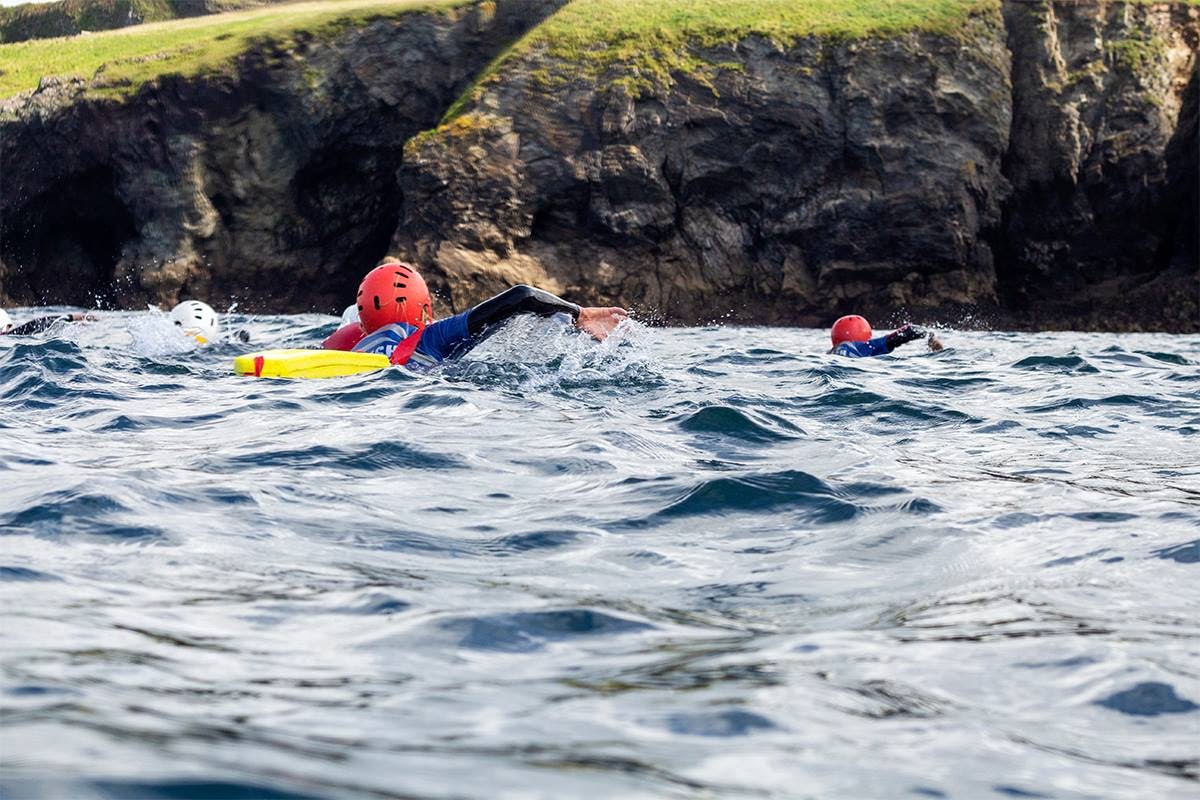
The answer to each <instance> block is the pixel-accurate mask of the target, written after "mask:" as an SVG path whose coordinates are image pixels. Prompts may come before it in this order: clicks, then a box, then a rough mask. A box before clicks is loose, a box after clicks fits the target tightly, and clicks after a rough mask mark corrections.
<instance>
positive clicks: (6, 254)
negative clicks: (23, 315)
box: [0, 167, 137, 306]
mask: <svg viewBox="0 0 1200 800" xmlns="http://www.w3.org/2000/svg"><path fill="white" fill-rule="evenodd" d="M136 235H137V227H136V223H135V220H134V218H133V215H132V214H131V213H130V211H129V209H128V208H127V207H126V206H125V204H124V203H123V202H122V201H121V200H120V199H119V198H118V197H117V193H116V190H115V187H114V183H113V171H112V169H110V168H106V167H97V168H93V169H90V170H87V171H84V172H81V173H79V174H76V175H72V176H70V177H68V178H66V179H64V180H62V181H59V182H58V183H56V184H54V186H52V187H51V188H50V189H49V190H48V191H46V192H45V193H43V194H41V195H38V196H37V197H35V198H34V199H33V200H32V201H31V202H29V203H27V204H26V205H25V206H24V207H23V208H21V210H20V211H18V212H17V213H12V214H6V215H5V216H4V217H3V222H2V224H0V260H3V262H4V263H5V264H7V265H10V267H9V270H8V274H7V275H6V276H5V286H4V287H2V288H3V290H4V291H6V292H7V294H8V296H9V298H10V302H12V303H14V304H19V305H38V304H44V303H67V304H71V305H81V306H92V305H103V304H106V303H108V302H111V300H112V299H113V295H114V285H113V280H114V275H115V269H116V265H117V261H118V260H119V259H120V256H121V249H122V247H123V246H124V245H125V243H126V242H127V241H129V240H130V239H132V238H133V237H134V236H136Z"/></svg>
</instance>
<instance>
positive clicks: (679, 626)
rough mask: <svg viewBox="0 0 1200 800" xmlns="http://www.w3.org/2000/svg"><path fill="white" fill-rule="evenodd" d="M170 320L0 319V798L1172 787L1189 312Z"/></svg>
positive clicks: (1179, 786)
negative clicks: (561, 322) (480, 323)
mask: <svg viewBox="0 0 1200 800" xmlns="http://www.w3.org/2000/svg"><path fill="white" fill-rule="evenodd" d="M16 316H17V317H18V318H19V319H23V318H24V317H25V315H24V314H17V315H16ZM243 321H244V322H245V324H246V325H248V327H249V329H250V330H251V332H252V333H253V334H254V337H255V345H256V346H258V347H266V346H286V345H301V344H308V345H311V344H312V343H314V342H315V341H317V340H318V338H319V336H320V335H322V334H324V333H326V332H328V331H329V330H331V329H332V327H333V318H332V317H319V316H307V317H274V318H252V319H249V320H243ZM170 336H171V332H170V331H169V330H166V331H164V330H163V329H162V327H161V322H160V321H158V320H154V319H152V318H150V317H149V315H148V314H122V315H111V316H107V317H105V318H104V319H103V320H102V321H100V322H98V323H94V324H92V325H88V326H79V325H76V326H73V327H70V328H64V329H62V330H60V331H57V332H53V333H51V334H49V335H46V336H42V337H38V338H36V339H26V340H12V339H10V338H8V337H4V338H0V393H2V396H3V403H2V404H0V529H2V532H3V536H2V537H0V547H2V551H0V598H2V603H3V624H2V630H0V670H2V673H0V674H2V675H3V679H2V680H3V686H2V692H0V699H2V701H3V715H2V718H0V723H2V727H3V729H2V734H0V759H2V766H3V774H2V777H0V786H2V787H3V788H2V789H0V795H2V796H4V797H12V798H25V797H43V798H48V797H73V798H74V797H78V798H117V797H119V798H198V797H228V798H251V797H253V798H311V797H320V798H325V797H330V798H333V797H337V798H342V797H365V798H391V797H472V798H476V797H477V798H494V797H522V798H525V797H547V798H558V797H598V798H599V797H603V798H607V797H731V798H741V797H746V798H760V797H847V798H863V797H923V798H928V797H934V798H937V797H961V798H976V797H1000V798H1013V797H1018V798H1022V797H1055V798H1083V797H1104V798H1126V797H1127V798H1144V797H1195V796H1196V794H1197V792H1198V790H1200V708H1198V704H1200V466H1198V464H1200V446H1198V444H1197V443H1198V438H1197V433H1198V432H1200V337H1195V336H1191V337H1180V336H1160V335H1128V336H1111V335H1099V334H1095V335H1093V334H999V335H984V334H980V333H962V332H954V331H948V332H946V334H945V336H944V339H945V341H946V343H947V345H948V346H949V349H947V350H946V351H944V352H942V353H938V354H929V353H922V352H921V351H920V349H919V346H918V345H912V346H910V347H909V348H906V350H905V351H904V352H902V353H901V354H899V355H898V356H897V357H893V358H887V359H876V360H869V361H849V360H834V359H831V358H830V357H827V356H825V355H824V350H825V349H826V346H827V345H826V341H827V340H826V339H825V334H824V333H823V332H820V331H805V330H755V329H730V328H725V329H721V328H711V329H690V330H660V329H644V328H637V327H635V328H633V329H631V330H630V331H628V332H627V333H626V335H625V336H624V337H622V339H621V340H620V341H615V342H610V343H607V344H606V345H604V346H595V345H592V344H590V343H588V342H585V341H583V340H581V339H578V338H576V337H573V336H571V335H569V334H567V333H565V332H563V331H562V330H560V329H558V328H555V327H554V326H552V325H549V324H547V323H541V322H537V323H534V322H522V323H520V324H517V325H514V326H513V327H512V328H510V329H509V330H506V331H505V332H503V333H502V334H501V335H500V336H498V337H496V338H495V339H493V340H491V341H490V342H489V343H488V344H487V345H486V346H485V347H483V348H482V349H480V350H479V351H477V352H476V353H474V354H473V355H472V356H471V357H470V358H468V359H467V360H464V361H462V362H460V363H457V364H454V365H451V366H448V367H445V368H444V369H442V370H440V371H438V372H435V373H433V374H430V375H414V374H410V373H407V372H404V371H388V372H384V373H378V374H374V375H367V376H360V377H354V378H347V379H339V380H332V381H321V382H318V381H312V382H303V381H301V382H282V381H280V382H264V381H254V380H251V379H242V378H237V377H234V376H233V375H232V374H231V370H230V361H231V358H232V356H233V355H234V354H235V353H236V352H238V351H239V349H242V348H244V346H240V345H236V346H235V345H233V344H229V343H226V344H220V345H217V346H212V347H209V348H206V349H203V350H190V349H188V348H187V347H186V346H184V345H183V344H181V343H180V342H178V341H174V340H171V338H170Z"/></svg>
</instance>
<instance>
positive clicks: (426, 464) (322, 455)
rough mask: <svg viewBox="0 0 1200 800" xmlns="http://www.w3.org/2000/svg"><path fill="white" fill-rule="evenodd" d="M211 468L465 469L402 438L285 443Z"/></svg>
mask: <svg viewBox="0 0 1200 800" xmlns="http://www.w3.org/2000/svg"><path fill="white" fill-rule="evenodd" d="M213 467H214V469H238V468H242V467H259V468H268V467H292V468H296V467H324V468H326V469H330V470H350V471H354V472H377V471H381V470H394V469H417V470H427V469H431V470H449V469H465V468H466V467H467V464H466V462H465V461H463V460H462V459H460V458H458V457H456V456H451V455H446V454H444V453H438V452H434V451H432V450H425V449H422V448H420V447H417V446H416V445H411V444H408V443H407V442H402V441H385V442H375V443H373V444H370V445H367V446H366V447H360V448H352V447H332V446H329V445H318V446H315V447H303V446H301V447H288V448H282V449H278V450H268V451H260V452H255V453H247V454H245V455H240V456H234V457H232V458H227V459H222V460H221V461H219V462H217V463H215V464H214V465H213Z"/></svg>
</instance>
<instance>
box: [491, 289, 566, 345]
mask: <svg viewBox="0 0 1200 800" xmlns="http://www.w3.org/2000/svg"><path fill="white" fill-rule="evenodd" d="M579 311H580V309H579V306H577V305H575V304H574V303H568V302H567V301H566V300H563V299H562V298H561V297H555V296H554V295H552V294H550V293H549V292H546V291H542V290H541V289H535V288H534V287H532V286H525V285H524V284H522V285H520V286H514V287H513V288H511V289H509V290H508V291H506V292H501V293H500V294H498V295H496V296H495V297H493V298H492V299H490V300H484V301H483V302H482V303H480V304H479V305H477V306H475V307H474V308H472V309H471V310H470V311H468V312H467V330H468V331H470V333H471V335H472V336H479V335H480V334H482V333H483V332H484V331H485V330H487V329H488V328H490V327H492V326H493V325H496V324H498V323H501V322H504V321H505V320H506V319H509V318H510V317H515V316H516V315H517V314H537V315H538V316H539V317H549V316H553V315H554V314H570V315H571V319H574V320H578V319H579Z"/></svg>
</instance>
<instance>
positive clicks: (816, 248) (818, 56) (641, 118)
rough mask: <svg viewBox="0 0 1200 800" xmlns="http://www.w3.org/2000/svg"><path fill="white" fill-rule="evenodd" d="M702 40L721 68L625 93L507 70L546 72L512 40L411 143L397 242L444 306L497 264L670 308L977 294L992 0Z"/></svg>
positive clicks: (814, 316)
mask: <svg viewBox="0 0 1200 800" xmlns="http://www.w3.org/2000/svg"><path fill="white" fill-rule="evenodd" d="M703 56H704V58H705V60H707V61H709V62H711V63H714V64H722V65H724V66H722V67H721V68H719V69H717V70H716V71H715V73H714V74H709V75H705V76H702V77H701V78H691V77H687V76H679V77H678V82H677V83H676V84H675V85H674V86H672V87H670V88H669V89H660V90H657V91H654V92H652V93H650V94H647V95H644V96H641V97H638V98H636V99H635V98H633V97H632V96H631V95H630V93H629V91H628V90H627V88H626V87H625V85H624V84H623V83H619V82H618V83H608V84H607V85H606V81H607V80H609V79H611V77H612V76H611V75H610V76H602V77H601V79H600V81H599V84H600V88H599V89H597V88H595V84H593V85H571V84H568V85H566V86H561V85H559V84H558V82H556V81H554V80H553V79H545V78H543V79H538V78H536V77H525V76H537V75H550V76H553V75H554V74H556V72H557V71H558V70H557V68H556V67H555V66H554V65H553V64H546V63H543V56H542V55H541V54H540V53H537V52H533V53H530V54H528V55H527V56H525V57H524V58H523V61H522V63H520V64H517V65H513V66H512V67H510V69H511V70H512V72H511V73H510V72H504V73H502V77H501V78H500V79H499V80H498V81H496V82H495V83H494V84H491V85H489V86H487V87H486V88H485V90H484V93H483V94H482V96H481V97H480V99H479V100H478V101H477V102H476V103H475V104H474V107H473V109H472V111H471V112H470V113H469V114H468V115H467V116H466V117H464V118H462V120H460V121H459V122H458V123H457V124H452V125H449V126H447V128H446V129H445V130H443V131H442V132H440V133H439V135H436V136H433V137H423V138H422V139H420V140H418V141H416V142H414V143H413V145H412V146H410V147H409V151H408V157H407V158H406V159H405V164H404V172H403V179H402V183H403V185H404V186H405V198H406V204H405V220H404V225H403V226H402V228H401V230H400V233H399V241H398V243H397V244H398V246H399V247H401V248H402V249H407V248H411V249H412V250H414V251H415V252H416V253H417V257H418V259H419V260H420V261H421V263H424V264H429V265H433V266H434V267H435V268H436V270H437V272H438V273H439V275H440V276H441V277H442V278H443V280H444V282H445V286H446V288H447V290H448V291H449V293H450V295H451V297H453V299H454V302H455V305H456V306H458V305H461V304H464V303H467V302H470V301H471V300H473V299H474V298H475V297H476V296H477V295H478V292H479V291H481V290H482V291H490V290H492V289H494V288H497V287H498V286H500V285H502V284H504V283H507V282H508V281H510V280H511V279H512V277H514V276H516V275H528V276H529V277H531V278H533V279H536V280H538V281H539V282H541V283H547V284H551V285H557V286H559V287H561V288H562V289H563V290H564V291H567V292H568V293H569V294H570V295H571V296H572V297H580V298H583V299H586V300H595V301H600V300H603V299H607V298H614V299H616V300H617V301H619V302H622V303H625V304H633V305H638V306H642V307H644V308H648V309H654V310H655V311H656V312H658V313H661V314H663V315H664V316H665V317H667V318H668V319H671V320H685V321H704V320H710V319H716V318H722V319H725V318H728V319H734V320H742V321H747V322H767V323H812V324H816V323H823V322H824V320H825V318H826V317H828V316H829V315H830V314H833V313H836V312H837V311H839V310H843V309H850V308H854V309H862V310H871V309H885V308H886V309H893V308H895V307H896V306H909V307H922V308H929V307H936V306H940V305H943V304H947V303H961V304H966V303H992V302H994V300H995V285H996V273H995V266H994V257H993V253H992V250H991V246H990V245H989V244H988V242H987V240H986V238H985V237H984V235H983V234H984V232H986V231H987V230H989V229H992V228H995V227H996V226H998V225H999V224H1000V222H1001V204H1002V202H1003V200H1004V199H1005V197H1006V195H1007V193H1008V185H1007V182H1006V181H1005V180H1004V178H1003V176H1002V175H1001V161H1002V158H1003V155H1004V152H1005V147H1006V145H1007V143H1008V129H1009V123H1010V119H1011V116H1012V110H1011V106H1010V97H1011V94H1010V92H1008V91H1007V90H1006V88H1007V82H1008V64H1009V56H1008V51H1007V50H1006V49H1005V46H1004V36H1003V28H1002V25H1001V21H1000V18H999V16H998V15H996V16H981V17H979V18H977V19H975V20H974V21H973V22H972V24H971V25H970V27H969V29H968V30H966V31H964V32H963V34H962V38H961V39H959V38H948V37H938V36H930V35H919V34H910V35H906V36H901V37H898V38H894V39H883V40H878V39H876V40H863V41H849V42H826V41H822V40H809V41H804V42H801V43H800V44H798V45H797V46H795V47H791V48H781V47H779V46H777V45H774V44H772V43H771V42H769V41H765V40H757V39H752V40H747V41H743V42H741V43H739V44H738V45H736V46H733V47H730V48H725V49H722V50H719V51H714V52H707V53H704V54H703ZM513 74H515V75H520V76H522V77H518V78H510V75H513ZM513 109H521V113H519V114H513V113H512V110H513Z"/></svg>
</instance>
